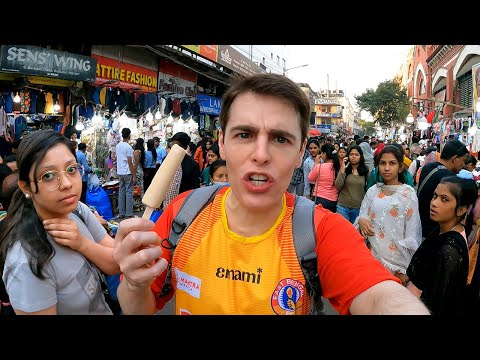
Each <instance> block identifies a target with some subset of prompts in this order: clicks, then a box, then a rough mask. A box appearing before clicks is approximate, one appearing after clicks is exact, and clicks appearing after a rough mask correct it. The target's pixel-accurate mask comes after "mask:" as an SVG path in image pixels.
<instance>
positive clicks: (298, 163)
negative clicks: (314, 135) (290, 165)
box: [295, 138, 307, 169]
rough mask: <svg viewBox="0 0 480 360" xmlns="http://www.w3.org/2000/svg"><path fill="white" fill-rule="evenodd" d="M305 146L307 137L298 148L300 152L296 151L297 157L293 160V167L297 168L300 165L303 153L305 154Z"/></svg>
mask: <svg viewBox="0 0 480 360" xmlns="http://www.w3.org/2000/svg"><path fill="white" fill-rule="evenodd" d="M306 147H307V138H305V139H304V140H303V144H302V147H301V148H300V152H299V153H298V159H297V161H296V162H295V168H297V169H298V168H299V167H300V166H302V160H303V155H304V154H305V148H306Z"/></svg>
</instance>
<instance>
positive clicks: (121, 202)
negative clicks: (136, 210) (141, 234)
mask: <svg viewBox="0 0 480 360" xmlns="http://www.w3.org/2000/svg"><path fill="white" fill-rule="evenodd" d="M118 182H119V189H118V216H120V217H125V216H133V181H132V175H118Z"/></svg>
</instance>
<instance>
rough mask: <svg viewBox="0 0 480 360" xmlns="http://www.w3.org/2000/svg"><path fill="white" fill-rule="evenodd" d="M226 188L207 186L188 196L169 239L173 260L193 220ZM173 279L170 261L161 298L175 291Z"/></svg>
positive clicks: (193, 191) (178, 213)
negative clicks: (174, 253) (176, 249)
mask: <svg viewBox="0 0 480 360" xmlns="http://www.w3.org/2000/svg"><path fill="white" fill-rule="evenodd" d="M224 186H225V185H211V186H205V187H201V188H198V189H194V190H192V191H191V192H190V194H188V195H187V197H186V198H185V200H184V201H183V203H182V206H181V207H180V209H179V210H178V212H177V215H175V217H174V218H173V221H172V227H171V229H170V235H169V236H168V239H167V241H168V243H169V245H170V249H171V251H172V258H173V252H174V251H175V248H176V247H177V245H178V242H179V241H180V239H181V237H182V236H183V234H184V233H185V231H186V230H187V229H188V227H189V226H190V224H191V223H192V222H193V220H195V218H196V217H197V215H198V214H200V212H201V211H202V210H203V209H204V208H205V207H206V206H207V205H208V204H210V203H211V202H212V201H213V199H214V198H215V195H217V193H218V191H219V190H220V189H221V188H223V187H224ZM171 277H172V262H171V261H170V263H169V264H168V268H167V277H166V279H165V283H164V284H163V287H162V292H161V294H160V296H167V295H169V294H170V292H171V291H172V290H173V289H172V279H171Z"/></svg>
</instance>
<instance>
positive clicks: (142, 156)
mask: <svg viewBox="0 0 480 360" xmlns="http://www.w3.org/2000/svg"><path fill="white" fill-rule="evenodd" d="M144 143H145V140H143V139H142V138H137V140H136V142H135V147H134V148H133V150H140V167H143V163H144V162H145V145H144Z"/></svg>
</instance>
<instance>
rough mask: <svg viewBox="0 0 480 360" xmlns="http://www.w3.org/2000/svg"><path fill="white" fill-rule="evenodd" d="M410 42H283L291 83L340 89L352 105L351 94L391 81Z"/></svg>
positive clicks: (403, 58) (405, 55)
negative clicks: (345, 43) (383, 43)
mask: <svg viewBox="0 0 480 360" xmlns="http://www.w3.org/2000/svg"><path fill="white" fill-rule="evenodd" d="M411 47H412V45H287V54H288V55H287V56H288V57H287V59H288V60H287V61H288V62H287V69H289V68H290V69H291V68H294V67H296V66H300V65H304V64H308V66H305V67H299V68H296V69H291V70H289V71H288V72H287V74H288V77H290V78H291V79H292V80H294V81H295V82H303V83H308V84H309V85H310V87H311V88H312V89H313V90H315V91H318V90H320V89H326V88H327V74H328V83H329V84H328V87H329V90H335V89H338V90H343V91H344V92H345V94H346V96H347V97H348V98H349V99H350V101H351V103H352V105H353V106H356V103H355V99H354V96H355V95H360V94H362V93H364V92H365V91H366V90H367V89H374V90H375V89H376V88H377V86H378V84H380V83H381V82H383V81H385V80H391V79H393V77H394V76H395V75H396V73H397V72H398V70H399V69H400V66H401V65H402V64H403V63H404V62H405V60H406V57H407V54H408V51H409V50H410V48H411Z"/></svg>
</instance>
